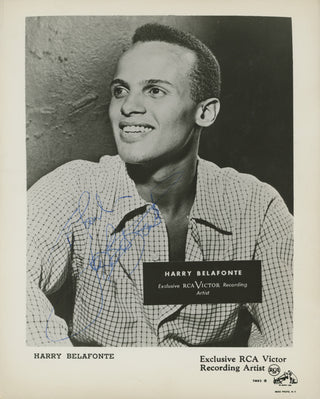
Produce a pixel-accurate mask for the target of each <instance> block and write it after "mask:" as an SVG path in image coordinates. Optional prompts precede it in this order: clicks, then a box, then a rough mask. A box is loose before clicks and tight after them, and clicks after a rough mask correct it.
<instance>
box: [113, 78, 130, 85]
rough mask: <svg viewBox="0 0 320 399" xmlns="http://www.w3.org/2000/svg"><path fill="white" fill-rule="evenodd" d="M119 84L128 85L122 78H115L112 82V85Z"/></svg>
mask: <svg viewBox="0 0 320 399" xmlns="http://www.w3.org/2000/svg"><path fill="white" fill-rule="evenodd" d="M117 84H118V85H122V86H128V83H127V82H125V81H124V80H122V79H113V81H112V82H111V83H110V86H113V85H117Z"/></svg>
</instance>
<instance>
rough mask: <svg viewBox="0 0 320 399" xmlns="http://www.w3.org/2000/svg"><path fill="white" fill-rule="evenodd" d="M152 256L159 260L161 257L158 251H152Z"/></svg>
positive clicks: (154, 259)
mask: <svg viewBox="0 0 320 399" xmlns="http://www.w3.org/2000/svg"><path fill="white" fill-rule="evenodd" d="M151 258H152V260H153V261H157V260H159V259H160V254H159V253H157V252H151Z"/></svg>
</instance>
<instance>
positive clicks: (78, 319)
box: [27, 156, 293, 346]
mask: <svg viewBox="0 0 320 399" xmlns="http://www.w3.org/2000/svg"><path fill="white" fill-rule="evenodd" d="M183 173H185V172H183ZM170 184H171V185H172V184H175V180H172V181H171V183H170ZM170 184H168V189H170ZM28 195H29V197H28V287H27V342H28V344H29V345H71V342H72V343H73V344H74V345H93V346H95V345H96V346H232V345H236V346H242V345H243V344H242V343H241V342H240V341H239V339H238V336H239V334H240V333H241V331H243V328H245V329H247V330H248V332H249V333H250V328H251V325H252V328H251V333H250V337H249V345H250V346H288V345H291V342H292V341H291V340H292V339H291V335H292V251H293V250H292V245H293V243H292V241H293V240H292V216H291V215H290V213H289V212H288V210H287V207H286V205H285V204H284V202H283V200H282V199H281V197H280V196H279V194H278V193H277V192H276V190H274V189H273V188H272V187H271V186H269V185H268V184H265V183H262V182H260V181H259V180H257V179H256V178H254V177H253V176H250V175H245V174H240V173H238V172H236V171H235V170H233V169H231V168H223V169H221V168H219V167H218V166H216V165H215V164H213V163H211V162H208V161H205V160H202V159H199V162H198V168H197V185H196V196H195V200H194V204H193V206H192V209H191V212H190V215H189V225H188V232H187V239H186V248H185V260H186V261H210V260H254V259H256V260H261V265H262V303H246V304H238V303H219V304H190V305H144V304H143V278H142V264H143V262H154V267H157V262H159V261H161V262H165V261H168V260H169V246H168V235H167V230H166V225H165V221H164V218H163V217H162V215H161V212H160V210H159V208H158V207H157V205H156V204H155V203H153V202H152V201H151V200H150V202H146V201H144V200H143V199H141V197H140V196H139V194H138V192H137V190H136V187H135V184H134V182H133V181H132V180H131V178H130V177H129V176H128V174H127V171H126V167H125V164H124V163H123V162H122V161H121V159H120V158H119V156H114V157H111V156H104V157H102V158H101V160H100V162H99V163H93V162H88V161H72V162H70V163H67V164H65V165H63V166H61V167H59V168H58V169H56V170H55V171H53V172H51V173H49V174H48V175H47V176H45V177H43V178H42V179H40V180H39V181H38V182H37V183H36V184H35V185H34V186H33V187H32V188H31V189H30V190H29V193H28ZM151 198H152V197H151ZM66 280H67V281H68V282H69V283H68V289H69V294H71V295H69V298H70V303H69V305H70V306H71V307H72V317H71V318H70V320H68V321H67V322H66V321H65V320H64V319H62V318H61V317H59V316H58V315H57V314H55V312H54V309H53V307H52V305H51V303H50V301H49V300H48V298H47V297H48V296H50V295H51V294H53V293H54V292H57V291H58V290H59V288H60V287H61V286H62V285H63V284H64V283H65V281H66ZM244 321H245V322H244ZM248 328H249V329H248ZM241 329H242V330H241ZM249 333H248V334H249Z"/></svg>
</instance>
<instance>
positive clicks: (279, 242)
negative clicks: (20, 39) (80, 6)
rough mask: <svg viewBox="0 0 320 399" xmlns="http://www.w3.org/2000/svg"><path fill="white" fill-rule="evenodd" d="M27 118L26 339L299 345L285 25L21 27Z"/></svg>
mask: <svg viewBox="0 0 320 399" xmlns="http://www.w3.org/2000/svg"><path fill="white" fill-rule="evenodd" d="M26 122H27V128H26V129H27V141H26V143H27V144H26V145H27V173H28V185H29V184H30V185H31V188H30V189H29V192H28V254H27V257H28V266H27V268H28V271H27V273H28V277H27V284H28V288H27V343H28V345H33V346H37V345H39V346H40V345H57V346H58V345H74V346H175V347H177V346H189V347H190V346H253V347H255V346H268V347H278V346H291V345H292V316H293V310H292V303H293V295H292V277H293V272H292V258H293V223H292V211H293V205H292V204H293V171H292V168H293V134H292V123H293V113H292V35H291V20H290V18H277V17H275V18H272V17H269V18H267V17H266V18H264V17H218V16H217V17H205V16H203V17H201V16H183V17H182V16H150V17H137V16H135V17H131V16H118V17H114V16H112V17H87V16H83V17H67V16H61V17H31V18H27V19H26ZM230 261H233V262H232V263H230ZM147 270H149V271H150V272H149V274H148V278H147V277H146V273H147ZM150 287H152V289H151V288H150ZM147 291H149V293H150V296H151V298H150V300H149V302H148V303H147V304H146V301H145V296H146V292H147ZM159 296H160V297H161V298H160V297H159Z"/></svg>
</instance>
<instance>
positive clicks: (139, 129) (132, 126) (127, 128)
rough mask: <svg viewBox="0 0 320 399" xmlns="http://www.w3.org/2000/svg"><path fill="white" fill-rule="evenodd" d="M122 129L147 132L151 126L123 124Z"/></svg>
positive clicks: (128, 131)
mask: <svg viewBox="0 0 320 399" xmlns="http://www.w3.org/2000/svg"><path fill="white" fill-rule="evenodd" d="M122 130H123V131H124V132H125V133H148V132H151V130H152V128H151V127H145V126H140V125H130V126H124V127H123V128H122Z"/></svg>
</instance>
